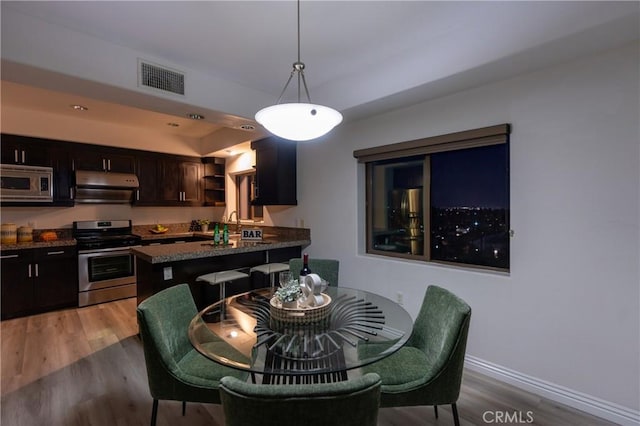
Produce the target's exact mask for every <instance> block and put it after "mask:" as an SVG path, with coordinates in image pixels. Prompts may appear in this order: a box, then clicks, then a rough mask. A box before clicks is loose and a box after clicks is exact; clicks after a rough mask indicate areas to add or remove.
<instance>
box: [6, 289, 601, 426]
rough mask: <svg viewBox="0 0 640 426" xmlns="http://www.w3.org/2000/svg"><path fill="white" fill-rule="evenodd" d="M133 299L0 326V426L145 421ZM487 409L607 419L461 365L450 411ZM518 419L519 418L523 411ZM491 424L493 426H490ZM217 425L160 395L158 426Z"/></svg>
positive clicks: (469, 417)
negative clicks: (456, 394)
mask: <svg viewBox="0 0 640 426" xmlns="http://www.w3.org/2000/svg"><path fill="white" fill-rule="evenodd" d="M135 309H136V300H135V298H132V299H126V300H120V301H116V302H110V303H104V304H101V305H95V306H87V307H83V308H78V309H67V310H61V311H56V312H49V313H46V314H41V315H34V316H30V317H25V318H18V319H13V320H7V321H3V322H2V323H1V329H0V333H1V334H0V338H1V340H2V341H1V347H2V348H1V349H2V352H1V358H0V359H1V363H2V365H1V368H0V371H1V375H2V377H1V378H0V385H1V386H2V389H1V392H0V393H1V395H2V399H1V401H0V424H2V426H36V425H38V426H39V425H54V426H55V425H60V426H76V425H77V426H85V425H94V426H131V425H134V426H135V425H141V426H142V425H148V424H149V421H150V418H151V403H152V399H151V396H150V394H149V387H148V384H147V375H146V367H145V363H144V354H143V352H142V344H141V342H140V340H139V338H138V336H137V332H138V326H137V320H136V314H135ZM438 411H439V418H438V419H435V416H434V412H433V407H406V408H384V409H381V410H380V414H379V419H378V424H379V425H380V426H395V425H397V426H406V425H426V426H431V425H433V426H450V425H453V418H452V414H451V408H450V407H447V406H445V407H439V409H438ZM487 411H504V412H509V413H513V412H521V413H522V416H526V413H527V411H530V412H531V413H532V414H531V416H532V417H533V423H530V424H533V425H542V426H545V425H549V426H563V425H567V426H574V425H585V426H591V425H593V426H599V425H610V424H612V423H609V422H606V421H604V420H601V419H598V418H596V417H593V416H590V415H588V414H585V413H582V412H579V411H577V410H574V409H571V408H568V407H565V406H562V405H560V404H556V403H554V402H553V401H549V400H546V399H544V398H540V397H538V396H536V395H533V394H530V393H527V392H523V391H521V390H519V389H516V388H514V387H512V386H510V385H508V384H505V383H501V382H498V381H496V380H493V379H491V378H489V377H486V376H483V375H481V374H479V373H477V372H473V371H465V375H464V379H463V384H462V391H461V394H460V399H459V401H458V412H459V414H460V420H461V424H462V425H463V426H472V425H486V424H487V422H485V419H483V414H484V413H485V412H487ZM523 418H524V419H525V420H526V417H523ZM493 424H496V423H493ZM175 425H190V426H200V425H208V426H212V425H213V426H223V425H224V414H223V412H222V407H220V406H219V405H214V404H193V403H189V404H187V414H186V416H185V417H182V408H181V403H180V402H174V401H160V405H159V409H158V426H175Z"/></svg>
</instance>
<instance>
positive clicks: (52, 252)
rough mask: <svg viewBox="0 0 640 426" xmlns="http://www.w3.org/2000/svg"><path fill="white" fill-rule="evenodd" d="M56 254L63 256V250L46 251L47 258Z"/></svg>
mask: <svg viewBox="0 0 640 426" xmlns="http://www.w3.org/2000/svg"><path fill="white" fill-rule="evenodd" d="M57 254H64V250H59V251H48V252H47V256H55V255H57Z"/></svg>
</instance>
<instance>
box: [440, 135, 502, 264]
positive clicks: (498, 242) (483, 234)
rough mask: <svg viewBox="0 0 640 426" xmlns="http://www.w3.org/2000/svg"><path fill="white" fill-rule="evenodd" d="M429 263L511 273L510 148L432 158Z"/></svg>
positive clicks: (455, 153) (497, 147)
mask: <svg viewBox="0 0 640 426" xmlns="http://www.w3.org/2000/svg"><path fill="white" fill-rule="evenodd" d="M430 244H431V256H430V257H431V259H432V260H440V261H446V262H455V263H463V264H470V265H481V266H488V267H495V268H501V269H508V268H509V147H508V144H500V145H492V146H485V147H480V148H471V149H464V150H458V151H449V152H444V153H438V154H432V155H431V239H430Z"/></svg>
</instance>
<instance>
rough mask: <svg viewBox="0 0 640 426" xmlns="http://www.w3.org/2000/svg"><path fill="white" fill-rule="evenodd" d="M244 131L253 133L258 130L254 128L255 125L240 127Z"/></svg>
mask: <svg viewBox="0 0 640 426" xmlns="http://www.w3.org/2000/svg"><path fill="white" fill-rule="evenodd" d="M239 128H240V129H242V130H249V131H253V130H255V129H256V126H254V125H253V124H243V125H241V126H240V127H239Z"/></svg>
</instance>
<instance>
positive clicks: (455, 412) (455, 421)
mask: <svg viewBox="0 0 640 426" xmlns="http://www.w3.org/2000/svg"><path fill="white" fill-rule="evenodd" d="M451 412H453V424H454V425H455V426H460V419H459V418H458V407H457V406H456V403H455V402H454V403H453V404H451Z"/></svg>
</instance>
